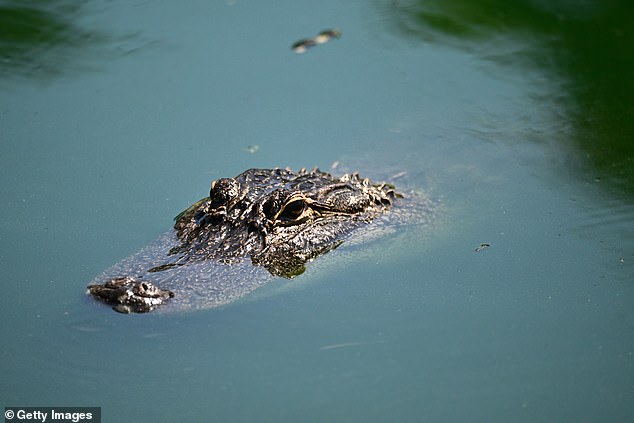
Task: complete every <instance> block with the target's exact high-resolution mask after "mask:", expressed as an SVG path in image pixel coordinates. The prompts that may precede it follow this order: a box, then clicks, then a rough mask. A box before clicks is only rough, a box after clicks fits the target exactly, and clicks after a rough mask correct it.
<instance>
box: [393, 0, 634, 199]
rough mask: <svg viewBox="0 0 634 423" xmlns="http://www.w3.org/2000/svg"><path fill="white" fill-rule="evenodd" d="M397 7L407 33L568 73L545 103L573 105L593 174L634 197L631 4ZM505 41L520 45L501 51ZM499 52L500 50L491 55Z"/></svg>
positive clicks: (430, 0) (451, 1)
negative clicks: (492, 52)
mask: <svg viewBox="0 0 634 423" xmlns="http://www.w3.org/2000/svg"><path fill="white" fill-rule="evenodd" d="M391 5H392V7H391V8H390V9H389V10H387V12H388V13H390V15H391V18H392V19H393V20H392V22H394V23H395V27H396V28H397V30H398V32H400V33H401V34H405V35H407V36H411V37H416V38H421V39H424V40H427V41H431V42H442V43H446V44H449V45H454V46H458V47H459V48H462V49H468V50H470V51H473V52H474V53H475V54H477V55H479V56H482V57H486V58H488V59H491V60H494V61H496V63H500V64H504V65H507V66H510V67H512V69H511V70H512V71H518V70H521V69H522V68H524V67H525V66H526V64H530V65H532V66H537V67H539V68H540V69H542V70H545V71H547V72H548V73H550V74H551V75H552V76H553V77H555V78H561V79H562V80H563V83H562V84H560V85H558V86H557V87H556V88H557V91H559V92H552V97H551V98H550V99H544V100H545V102H547V101H553V100H554V101H555V103H557V104H556V107H562V108H565V109H566V111H565V113H566V115H567V119H569V121H570V124H571V125H572V128H573V134H572V139H573V142H574V143H575V144H576V145H578V146H579V147H580V148H581V149H582V151H583V153H584V155H585V156H586V157H587V161H588V162H589V163H590V164H591V165H592V166H594V168H595V169H596V170H595V172H598V174H596V175H594V174H593V175H590V177H596V176H599V177H601V179H604V180H606V181H607V182H609V183H610V184H611V186H613V187H615V188H617V189H619V190H623V191H626V192H628V193H629V194H630V195H631V194H634V166H633V164H634V163H633V158H634V143H633V142H632V139H634V103H633V102H632V98H634V78H633V77H632V75H634V18H633V16H634V14H633V13H632V12H633V11H634V10H633V6H632V3H631V2H628V1H626V0H607V1H596V0H595V1H588V2H582V3H581V4H579V2H569V1H564V0H559V1H554V2H543V1H532V0H519V1H515V2H511V3H509V2H505V1H502V0H479V1H478V0H476V1H473V0H442V1H438V0H425V1H414V2H392V3H391ZM505 44H509V45H511V44H512V45H513V46H514V47H513V49H511V50H510V51H509V50H508V49H507V50H505V49H502V51H503V53H502V54H500V53H499V52H500V46H501V45H505ZM493 45H494V46H495V48H491V47H492V46H493ZM518 46H519V47H518ZM491 51H497V52H498V53H497V54H496V55H494V56H491V55H490V54H491V53H490V52H491ZM560 99H561V100H560ZM562 100H563V101H562ZM547 105H548V104H547V103H545V106H547Z"/></svg>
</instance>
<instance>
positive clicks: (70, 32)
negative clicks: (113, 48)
mask: <svg viewBox="0 0 634 423" xmlns="http://www.w3.org/2000/svg"><path fill="white" fill-rule="evenodd" d="M84 5H85V2H82V1H64V0H57V1H55V0H31V1H7V2H3V3H0V78H2V79H8V78H16V77H29V78H40V79H47V78H50V77H55V76H60V75H62V74H64V73H68V72H70V71H73V70H78V69H80V68H81V61H82V58H83V57H84V55H85V54H86V53H87V52H90V51H91V50H90V49H89V47H95V46H97V45H100V44H102V43H103V42H104V41H106V36H105V35H104V34H101V33H98V32H96V31H90V30H87V29H85V28H82V27H80V26H79V25H77V23H76V21H77V20H78V18H79V16H80V12H81V9H82V8H83V7H84Z"/></svg>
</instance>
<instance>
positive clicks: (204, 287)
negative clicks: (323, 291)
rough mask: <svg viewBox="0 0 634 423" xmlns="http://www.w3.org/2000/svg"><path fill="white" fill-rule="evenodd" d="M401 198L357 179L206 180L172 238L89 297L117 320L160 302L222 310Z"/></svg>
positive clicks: (301, 175) (249, 174)
mask: <svg viewBox="0 0 634 423" xmlns="http://www.w3.org/2000/svg"><path fill="white" fill-rule="evenodd" d="M401 198H402V195H401V194H399V193H397V192H396V191H395V190H394V187H393V186H392V185H391V184H386V183H383V184H375V183H372V182H370V181H369V180H368V179H364V178H362V177H360V176H359V175H358V174H356V173H352V174H345V175H343V176H342V177H334V176H331V175H330V174H329V173H326V172H321V171H319V170H318V169H314V170H312V171H306V170H305V169H302V170H300V171H299V172H293V171H291V170H288V169H250V170H247V171H245V172H243V173H241V174H240V175H238V176H236V177H235V178H222V179H218V180H216V181H214V182H213V183H212V185H211V191H210V193H209V197H206V198H203V199H202V200H200V201H198V202H196V203H195V204H193V205H192V206H190V207H189V208H187V209H186V210H185V211H183V212H182V213H180V214H179V215H178V216H177V217H176V218H175V224H174V228H173V230H171V231H170V232H168V233H167V234H165V235H163V237H161V238H159V239H158V240H157V241H155V242H154V243H153V244H151V245H150V246H148V247H147V248H145V249H143V250H141V251H140V252H139V253H137V254H135V255H133V256H131V257H129V258H128V259H125V260H123V261H122V262H120V263H119V264H117V265H115V266H114V267H113V268H111V269H109V270H107V271H106V272H104V274H102V275H101V276H100V277H98V278H96V279H95V281H94V282H93V283H92V284H91V285H89V286H88V292H89V293H90V294H91V295H93V296H94V297H96V298H98V299H100V300H102V301H104V302H106V303H109V304H112V305H113V306H114V309H115V310H116V311H119V312H124V313H143V312H148V311H151V310H153V309H155V308H156V307H158V306H160V305H161V304H163V303H165V302H167V301H174V302H180V304H181V305H184V306H186V307H188V308H198V307H213V306H218V305H223V304H226V303H229V302H231V301H234V300H236V299H237V298H239V297H241V296H243V295H245V294H247V293H249V292H251V291H253V290H254V289H256V288H257V287H258V286H260V285H261V284H262V283H264V282H266V281H267V279H269V278H267V277H264V276H263V275H262V273H263V270H264V269H266V272H268V273H269V274H270V275H274V276H282V277H285V278H292V277H294V276H296V275H299V274H301V273H302V272H304V269H305V263H306V262H307V261H310V260H312V259H313V258H315V257H317V256H319V255H321V254H324V253H326V252H328V251H330V250H332V249H333V248H336V247H337V246H339V245H340V244H341V243H342V242H343V241H344V240H345V239H346V238H347V237H348V236H349V235H350V234H351V233H353V232H355V230H358V229H359V228H361V227H364V226H367V225H368V224H369V223H370V222H372V221H373V220H375V219H376V218H377V217H378V216H381V215H384V214H387V213H388V212H389V211H390V209H391V208H392V207H393V205H394V203H395V202H398V201H400V199H401ZM266 272H264V273H266ZM253 273H258V274H257V275H255V276H253Z"/></svg>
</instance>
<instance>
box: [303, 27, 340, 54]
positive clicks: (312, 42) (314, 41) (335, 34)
mask: <svg viewBox="0 0 634 423" xmlns="http://www.w3.org/2000/svg"><path fill="white" fill-rule="evenodd" d="M339 37H341V31H339V30H338V29H327V30H325V31H321V32H320V33H319V34H318V35H317V36H316V37H313V38H306V39H303V40H299V41H297V42H296V43H295V44H293V45H292V46H291V50H293V51H294V52H295V53H305V52H306V51H307V50H308V49H309V48H310V47H313V46H316V45H318V44H324V43H326V42H328V41H330V40H331V39H332V38H339Z"/></svg>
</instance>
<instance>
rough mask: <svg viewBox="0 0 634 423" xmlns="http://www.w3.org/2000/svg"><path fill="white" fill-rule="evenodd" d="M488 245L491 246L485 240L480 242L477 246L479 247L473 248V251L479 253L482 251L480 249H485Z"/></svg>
mask: <svg viewBox="0 0 634 423" xmlns="http://www.w3.org/2000/svg"><path fill="white" fill-rule="evenodd" d="M490 246H491V244H487V243H486V242H484V243H482V244H480V246H479V247H477V248H476V249H475V250H473V251H475V252H476V253H479V252H480V251H482V250H484V249H486V248H489V247H490Z"/></svg>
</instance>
